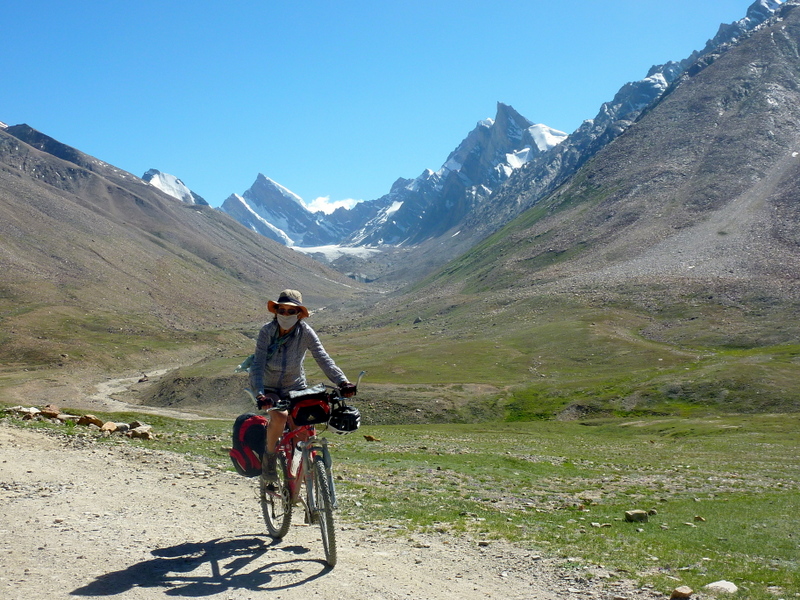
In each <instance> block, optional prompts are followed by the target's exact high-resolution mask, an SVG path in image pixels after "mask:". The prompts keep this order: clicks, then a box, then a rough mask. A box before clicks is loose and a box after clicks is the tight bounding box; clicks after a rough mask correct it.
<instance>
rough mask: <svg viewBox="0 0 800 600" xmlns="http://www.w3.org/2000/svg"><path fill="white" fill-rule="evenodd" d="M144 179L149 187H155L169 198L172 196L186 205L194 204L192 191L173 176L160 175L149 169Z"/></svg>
mask: <svg viewBox="0 0 800 600" xmlns="http://www.w3.org/2000/svg"><path fill="white" fill-rule="evenodd" d="M148 177H149V179H148ZM144 179H145V181H147V182H148V183H149V184H150V185H152V186H154V187H157V188H158V189H159V190H161V191H162V192H164V193H165V194H168V195H169V196H172V197H173V198H176V199H177V200H180V201H181V202H185V203H186V204H195V201H194V196H192V191H191V190H190V189H189V188H188V187H186V184H185V183H183V182H182V181H181V180H180V179H178V178H177V177H175V176H174V175H170V174H169V173H162V172H161V171H158V170H156V169H150V170H149V171H148V172H147V173H145V174H144Z"/></svg>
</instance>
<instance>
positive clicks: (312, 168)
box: [0, 0, 750, 206]
mask: <svg viewBox="0 0 800 600" xmlns="http://www.w3.org/2000/svg"><path fill="white" fill-rule="evenodd" d="M749 4H750V1H749V0H704V1H702V2H698V1H697V0H670V1H669V2H664V1H662V0H639V1H634V0H604V1H594V0H561V1H555V0H551V1H547V2H544V1H539V0H527V1H526V2H508V3H501V2H496V1H484V0H458V1H455V0H441V1H436V0H429V1H427V2H420V1H417V0H404V1H403V2H391V1H390V2H385V3H384V2H374V1H370V2H366V1H360V0H359V1H346V0H345V1H343V2H330V1H318V0H308V1H306V2H297V1H296V0H295V1H291V2H289V1H273V0H259V1H248V0H235V1H233V2H219V1H218V2H214V1H206V0H185V1H184V0H162V1H159V2H155V1H151V0H139V1H137V2H109V1H108V0H102V1H94V0H74V1H72V2H63V1H61V0H58V1H56V0H6V2H5V6H4V8H3V11H2V21H3V35H2V36H0V74H2V77H1V78H0V82H1V83H0V121H3V122H5V123H6V124H9V125H14V124H18V123H27V124H29V125H31V126H32V127H34V128H36V129H38V130H40V131H42V132H43V133H45V134H47V135H50V136H52V137H54V138H56V139H58V140H59V141H61V142H64V143H66V144H69V145H71V146H74V147H76V148H78V149H80V150H82V151H84V152H86V153H88V154H91V155H93V156H95V157H97V158H100V159H102V160H104V161H106V162H109V163H111V164H113V165H115V166H117V167H120V168H122V169H125V170H126V171H130V172H131V173H133V174H135V175H138V176H141V175H142V174H143V173H144V172H145V171H147V170H148V169H150V168H156V169H159V170H161V171H163V172H166V173H170V174H172V175H176V176H178V177H180V178H181V179H182V180H183V181H184V183H186V185H188V186H189V187H190V188H191V189H193V190H194V191H195V192H196V193H198V194H200V195H201V196H203V197H204V198H205V199H206V200H207V201H208V202H209V203H210V204H212V205H213V206H218V205H219V204H220V203H221V202H222V201H223V200H224V199H225V198H226V197H227V196H229V195H230V194H231V193H234V192H235V193H238V194H241V193H242V192H244V191H245V190H246V189H247V188H248V187H250V185H252V183H253V182H254V181H255V179H256V176H257V175H258V173H263V174H264V175H266V176H267V177H270V178H272V179H274V180H275V181H277V182H278V183H280V184H282V185H284V186H285V187H287V188H289V189H291V190H292V191H293V192H295V193H296V194H298V195H299V196H301V197H302V198H303V199H304V200H305V201H306V203H311V202H312V201H313V200H314V199H316V198H320V197H321V198H328V199H329V200H330V201H331V202H340V201H344V200H348V199H358V200H370V199H374V198H378V197H380V196H382V195H383V194H385V193H387V192H388V191H389V188H390V187H391V185H392V183H393V182H394V181H395V180H396V179H397V178H398V177H408V178H413V177H416V176H417V175H419V174H420V173H422V171H423V170H424V169H426V168H431V169H434V170H437V169H438V168H439V167H440V166H441V165H442V164H443V163H444V162H445V160H446V159H447V156H448V154H449V153H450V152H451V151H452V150H453V149H455V147H456V146H457V145H458V144H459V142H460V141H461V140H462V139H463V138H464V137H465V136H466V135H467V133H469V131H470V130H471V129H472V128H473V127H474V126H475V125H476V123H477V122H478V121H480V120H482V119H485V118H487V117H494V115H495V110H496V103H497V102H498V101H500V102H503V103H506V104H510V105H511V106H513V107H514V108H515V109H516V110H517V111H519V112H520V113H521V114H522V115H524V116H525V117H527V118H528V119H530V120H531V121H533V122H534V123H544V124H546V125H549V126H550V127H554V128H555V129H559V130H562V131H565V132H567V133H570V132H572V131H574V130H575V129H576V128H577V127H578V126H579V125H580V124H581V122H582V121H583V120H584V119H589V118H593V117H594V116H595V114H596V113H597V110H598V109H599V108H600V105H601V104H602V103H603V102H606V101H608V100H611V98H613V96H614V94H615V93H616V91H617V90H618V89H619V88H620V87H621V86H622V85H623V84H624V83H626V82H628V81H634V80H638V79H642V78H643V77H645V75H646V74H647V70H648V69H649V68H650V67H651V66H652V65H654V64H661V63H664V62H667V61H669V60H680V59H682V58H685V57H686V56H688V55H689V54H690V53H691V52H692V51H693V50H697V49H701V48H702V47H703V46H704V45H705V42H706V41H707V40H708V39H709V38H711V37H713V36H714V35H715V34H716V32H717V29H718V27H719V25H720V24H721V23H730V22H732V21H735V20H737V19H740V18H742V17H744V16H745V14H746V11H747V8H748V6H749Z"/></svg>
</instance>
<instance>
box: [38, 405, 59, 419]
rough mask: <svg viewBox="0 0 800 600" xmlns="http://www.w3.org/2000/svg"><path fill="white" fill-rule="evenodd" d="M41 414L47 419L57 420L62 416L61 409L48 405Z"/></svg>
mask: <svg viewBox="0 0 800 600" xmlns="http://www.w3.org/2000/svg"><path fill="white" fill-rule="evenodd" d="M41 413H42V416H43V417H45V418H46V419H57V418H58V415H60V414H61V409H59V408H58V407H57V406H56V405H55V404H48V405H47V406H45V407H44V408H43V409H42V410H41Z"/></svg>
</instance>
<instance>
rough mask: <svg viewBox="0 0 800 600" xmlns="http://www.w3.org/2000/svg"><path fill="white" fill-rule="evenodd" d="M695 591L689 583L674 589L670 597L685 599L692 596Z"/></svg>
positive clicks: (674, 599) (671, 599) (670, 598)
mask: <svg viewBox="0 0 800 600" xmlns="http://www.w3.org/2000/svg"><path fill="white" fill-rule="evenodd" d="M693 593H694V590H693V589H692V588H690V587H689V586H688V585H682V586H681V587H679V588H675V589H674V590H672V595H671V596H670V597H669V600H685V599H686V598H691V597H692V594H693Z"/></svg>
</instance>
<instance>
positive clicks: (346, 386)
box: [339, 381, 358, 398]
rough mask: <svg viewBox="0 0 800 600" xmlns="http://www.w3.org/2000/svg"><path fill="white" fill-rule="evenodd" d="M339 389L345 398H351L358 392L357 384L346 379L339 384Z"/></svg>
mask: <svg viewBox="0 0 800 600" xmlns="http://www.w3.org/2000/svg"><path fill="white" fill-rule="evenodd" d="M339 391H340V392H341V393H342V396H344V397H345V398H352V397H353V396H355V395H356V393H357V392H358V386H357V385H356V384H355V383H350V382H349V381H346V382H345V383H342V384H339Z"/></svg>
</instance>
